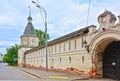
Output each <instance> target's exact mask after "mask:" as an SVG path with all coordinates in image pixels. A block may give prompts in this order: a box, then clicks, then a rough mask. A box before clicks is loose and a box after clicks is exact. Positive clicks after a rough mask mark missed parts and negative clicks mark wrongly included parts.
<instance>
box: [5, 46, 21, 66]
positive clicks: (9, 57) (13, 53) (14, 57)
mask: <svg viewBox="0 0 120 81" xmlns="http://www.w3.org/2000/svg"><path fill="white" fill-rule="evenodd" d="M19 48H20V45H17V44H15V45H14V46H11V47H9V48H7V49H6V51H7V53H6V54H5V55H4V58H3V59H4V61H5V62H7V63H8V64H9V65H17V61H18V49H19Z"/></svg>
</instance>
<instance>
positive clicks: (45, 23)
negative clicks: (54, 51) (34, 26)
mask: <svg viewBox="0 0 120 81" xmlns="http://www.w3.org/2000/svg"><path fill="white" fill-rule="evenodd" d="M32 3H34V4H35V5H36V7H38V8H39V11H40V12H41V10H43V12H44V15H45V17H44V25H45V49H46V71H48V52H47V43H48V42H47V13H46V10H45V9H44V8H43V7H42V6H40V4H39V2H38V0H37V3H36V2H35V1H32ZM41 15H42V14H41Z"/></svg>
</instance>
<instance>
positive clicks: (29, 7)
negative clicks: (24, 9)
mask: <svg viewBox="0 0 120 81" xmlns="http://www.w3.org/2000/svg"><path fill="white" fill-rule="evenodd" d="M28 9H29V17H31V5H29V6H28Z"/></svg>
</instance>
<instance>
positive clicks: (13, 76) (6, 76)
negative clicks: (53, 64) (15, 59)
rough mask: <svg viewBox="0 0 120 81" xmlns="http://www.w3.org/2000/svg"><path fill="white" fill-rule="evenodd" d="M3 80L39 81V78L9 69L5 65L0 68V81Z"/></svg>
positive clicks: (15, 69) (12, 68)
mask: <svg viewBox="0 0 120 81" xmlns="http://www.w3.org/2000/svg"><path fill="white" fill-rule="evenodd" d="M3 80H11V81H12V80H14V81H18V80H21V81H30V80H31V81H40V80H39V78H36V77H34V76H32V75H29V74H27V73H25V72H22V71H20V70H18V69H17V68H14V67H9V66H7V65H2V66H0V81H3Z"/></svg>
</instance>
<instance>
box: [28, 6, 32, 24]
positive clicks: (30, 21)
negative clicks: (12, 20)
mask: <svg viewBox="0 0 120 81" xmlns="http://www.w3.org/2000/svg"><path fill="white" fill-rule="evenodd" d="M28 9H29V17H28V23H32V17H31V5H29V6H28Z"/></svg>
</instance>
